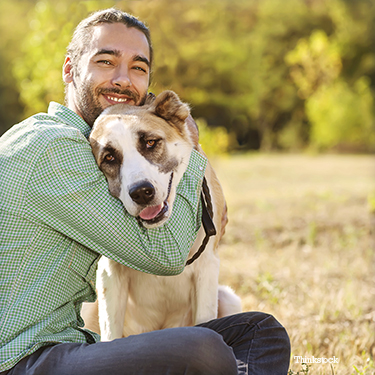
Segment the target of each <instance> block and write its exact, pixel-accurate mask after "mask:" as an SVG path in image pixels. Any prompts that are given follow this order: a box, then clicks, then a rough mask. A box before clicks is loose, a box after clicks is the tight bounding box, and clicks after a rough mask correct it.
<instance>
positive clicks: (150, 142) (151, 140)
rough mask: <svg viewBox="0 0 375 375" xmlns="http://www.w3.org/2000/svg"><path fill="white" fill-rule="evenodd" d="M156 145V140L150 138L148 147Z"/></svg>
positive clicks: (147, 143)
mask: <svg viewBox="0 0 375 375" xmlns="http://www.w3.org/2000/svg"><path fill="white" fill-rule="evenodd" d="M155 146H156V141H155V140H154V139H150V140H149V141H147V142H146V147H147V148H148V149H150V148H154V147H155Z"/></svg>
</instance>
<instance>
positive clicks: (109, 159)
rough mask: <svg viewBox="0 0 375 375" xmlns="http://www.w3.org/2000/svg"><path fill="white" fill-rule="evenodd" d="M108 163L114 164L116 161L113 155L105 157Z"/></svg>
mask: <svg viewBox="0 0 375 375" xmlns="http://www.w3.org/2000/svg"><path fill="white" fill-rule="evenodd" d="M104 159H105V160H106V161H109V162H113V161H115V157H114V156H113V155H112V154H108V155H106V156H105V157H104Z"/></svg>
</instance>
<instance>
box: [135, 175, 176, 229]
mask: <svg viewBox="0 0 375 375" xmlns="http://www.w3.org/2000/svg"><path fill="white" fill-rule="evenodd" d="M172 180H173V172H172V173H171V177H170V179H169V185H168V194H167V197H166V198H165V200H164V202H163V203H161V204H159V205H157V206H150V207H146V208H144V209H143V210H142V211H141V212H140V214H139V216H138V220H139V221H140V222H143V223H146V224H148V225H152V224H157V223H158V222H159V221H161V220H162V219H163V218H164V217H165V215H166V213H167V212H168V211H169V205H168V198H169V194H170V192H171V187H172Z"/></svg>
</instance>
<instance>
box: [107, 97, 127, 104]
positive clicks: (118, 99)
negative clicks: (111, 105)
mask: <svg viewBox="0 0 375 375" xmlns="http://www.w3.org/2000/svg"><path fill="white" fill-rule="evenodd" d="M108 99H109V100H113V101H114V102H118V103H125V102H127V101H128V98H116V97H114V96H108Z"/></svg>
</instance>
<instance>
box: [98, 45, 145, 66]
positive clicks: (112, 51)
mask: <svg viewBox="0 0 375 375" xmlns="http://www.w3.org/2000/svg"><path fill="white" fill-rule="evenodd" d="M100 55H111V56H115V57H119V56H121V51H119V50H117V49H105V48H103V49H100V50H99V51H97V52H96V53H95V55H94V56H100ZM133 61H139V62H143V63H145V64H146V65H147V66H148V67H150V65H151V64H150V61H149V60H148V58H147V57H145V56H142V55H135V56H134V57H133Z"/></svg>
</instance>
